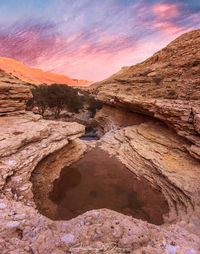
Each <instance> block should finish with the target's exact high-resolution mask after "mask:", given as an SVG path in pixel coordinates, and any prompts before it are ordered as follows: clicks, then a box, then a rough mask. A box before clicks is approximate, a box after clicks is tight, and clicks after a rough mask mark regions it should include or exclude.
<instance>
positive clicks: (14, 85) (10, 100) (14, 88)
mask: <svg viewBox="0 0 200 254" xmlns="http://www.w3.org/2000/svg"><path fill="white" fill-rule="evenodd" d="M30 98H31V92H30V87H28V86H26V85H25V84H24V83H23V82H22V81H21V80H19V79H18V78H16V77H14V76H12V75H10V74H7V73H5V72H4V71H2V70H0V116H3V115H11V114H12V115H13V114H14V115H16V114H21V113H24V112H25V104H26V102H27V101H28V99H30Z"/></svg>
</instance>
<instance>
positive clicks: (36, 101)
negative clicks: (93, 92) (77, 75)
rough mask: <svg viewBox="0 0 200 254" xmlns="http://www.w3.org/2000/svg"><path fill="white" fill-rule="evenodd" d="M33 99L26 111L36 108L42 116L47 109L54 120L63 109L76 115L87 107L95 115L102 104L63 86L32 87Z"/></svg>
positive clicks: (86, 94) (78, 91)
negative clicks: (50, 111)
mask: <svg viewBox="0 0 200 254" xmlns="http://www.w3.org/2000/svg"><path fill="white" fill-rule="evenodd" d="M31 91H32V94H33V98H32V99H30V100H29V101H28V102H27V109H31V108H33V107H34V106H37V107H38V109H39V114H41V115H42V116H43V115H44V113H45V110H46V109H47V108H50V109H51V110H53V111H54V114H55V118H58V117H59V116H60V112H61V110H63V109H66V110H68V111H69V112H75V113H78V112H79V110H80V109H82V108H83V107H84V104H85V105H87V107H88V110H89V111H90V112H91V113H92V116H94V115H95V113H96V110H97V109H100V108H101V107H102V103H100V102H99V101H97V100H95V98H93V97H91V96H89V93H88V92H85V91H83V92H81V91H80V90H78V89H75V88H73V87H70V86H67V85H63V84H52V85H49V86H47V85H46V84H43V85H40V86H38V87H34V88H33V89H32V90H31Z"/></svg>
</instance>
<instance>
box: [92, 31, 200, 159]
mask: <svg viewBox="0 0 200 254" xmlns="http://www.w3.org/2000/svg"><path fill="white" fill-rule="evenodd" d="M199 47H200V30H196V31H192V32H189V33H187V34H184V35H182V36H180V37H179V38H178V39H176V40H175V41H173V42H171V43H170V44H169V45H168V46H167V47H166V48H164V49H163V50H161V51H159V52H158V53H156V54H154V55H153V56H152V57H151V58H149V59H147V60H146V61H144V62H142V63H140V64H137V65H134V66H131V67H126V68H123V69H122V70H121V71H119V72H118V73H117V74H114V75H113V76H111V77H110V78H108V79H107V80H104V81H102V82H100V83H97V84H95V86H94V87H96V89H95V91H94V94H96V96H97V98H98V99H100V100H101V101H103V102H104V103H105V104H108V105H111V106H114V107H117V108H125V109H126V110H129V111H132V112H135V113H139V114H144V115H148V116H151V117H154V118H157V119H160V120H162V121H164V122H165V123H166V124H167V125H169V126H170V127H171V128H173V129H174V130H175V131H176V133H177V134H178V135H180V136H183V137H184V138H186V139H187V140H189V141H190V142H191V146H190V147H188V151H189V152H190V153H191V154H192V155H193V156H194V157H196V158H199V159H200V135H199V128H200V127H199V114H200V75H199V74H200V51H199Z"/></svg>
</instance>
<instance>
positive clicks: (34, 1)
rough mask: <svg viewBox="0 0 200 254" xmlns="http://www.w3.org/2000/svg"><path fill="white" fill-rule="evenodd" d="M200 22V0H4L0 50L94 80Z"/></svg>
mask: <svg viewBox="0 0 200 254" xmlns="http://www.w3.org/2000/svg"><path fill="white" fill-rule="evenodd" d="M197 28H200V1H199V0H0V56H3V57H10V58H14V59H15V60H18V61H21V62H23V63H24V64H26V65H28V66H30V67H36V68H41V69H43V70H44V71H49V72H55V73H61V74H65V75H67V76H69V77H71V78H78V79H87V80H90V81H99V80H102V79H105V78H107V77H109V76H110V75H112V74H114V73H115V72H117V71H119V70H120V69H121V68H122V67H123V66H130V65H133V64H136V63H138V62H140V61H143V60H145V59H146V58H147V57H150V56H151V55H152V54H153V53H155V52H156V51H158V50H160V49H161V48H163V47H165V46H166V45H167V44H168V43H169V42H170V41H172V40H174V39H175V38H176V37H178V36H179V35H181V34H183V33H185V32H188V31H191V30H193V29H197Z"/></svg>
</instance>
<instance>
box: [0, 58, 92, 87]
mask: <svg viewBox="0 0 200 254" xmlns="http://www.w3.org/2000/svg"><path fill="white" fill-rule="evenodd" d="M0 69H2V70H4V71H5V72H6V73H11V74H12V75H14V76H16V77H18V78H20V79H21V80H22V81H24V82H28V83H33V84H36V85H39V84H43V83H45V84H53V83H58V84H66V85H69V86H89V85H90V84H91V83H92V82H90V81H87V80H78V79H71V78H69V77H67V76H65V75H61V74H55V73H50V72H44V71H42V70H40V69H36V68H30V67H28V66H26V65H24V64H23V63H21V62H19V61H16V60H14V59H12V58H6V57H0Z"/></svg>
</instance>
